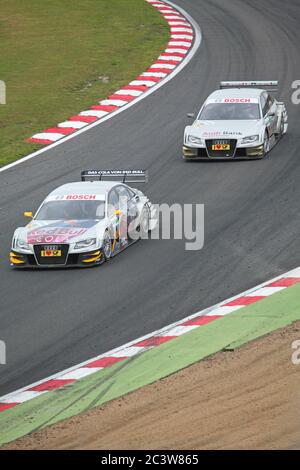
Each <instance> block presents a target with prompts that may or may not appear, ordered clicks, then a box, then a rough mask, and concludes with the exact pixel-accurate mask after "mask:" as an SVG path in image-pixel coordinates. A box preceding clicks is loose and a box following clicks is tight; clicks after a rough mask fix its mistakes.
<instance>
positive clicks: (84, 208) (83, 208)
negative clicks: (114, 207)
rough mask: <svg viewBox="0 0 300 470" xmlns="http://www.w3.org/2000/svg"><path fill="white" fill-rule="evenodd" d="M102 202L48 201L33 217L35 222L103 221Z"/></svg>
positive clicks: (103, 205)
mask: <svg viewBox="0 0 300 470" xmlns="http://www.w3.org/2000/svg"><path fill="white" fill-rule="evenodd" d="M104 216H105V202H104V201H97V200H96V201H48V202H45V203H44V204H43V205H42V207H41V208H40V210H39V211H38V213H37V214H36V216H35V220H84V219H103V218H104Z"/></svg>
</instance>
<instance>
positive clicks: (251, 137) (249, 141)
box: [242, 134, 259, 144]
mask: <svg viewBox="0 0 300 470" xmlns="http://www.w3.org/2000/svg"><path fill="white" fill-rule="evenodd" d="M258 140H259V135H257V134H256V135H249V136H248V137H244V138H243V139H242V144H252V143H253V142H257V141H258Z"/></svg>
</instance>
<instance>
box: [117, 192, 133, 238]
mask: <svg viewBox="0 0 300 470" xmlns="http://www.w3.org/2000/svg"><path fill="white" fill-rule="evenodd" d="M116 190H117V192H118V196H119V202H120V210H121V212H122V215H121V219H120V224H121V227H120V228H121V232H122V233H123V232H125V230H126V237H127V234H128V227H129V225H130V224H131V222H132V221H133V220H135V219H136V218H137V216H138V208H137V201H136V199H135V193H134V192H133V191H131V190H130V188H127V187H126V186H124V185H119V186H118V187H117V188H116ZM125 212H126V213H125ZM124 216H125V217H124ZM123 223H124V225H123Z"/></svg>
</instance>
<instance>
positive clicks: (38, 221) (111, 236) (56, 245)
mask: <svg viewBox="0 0 300 470" xmlns="http://www.w3.org/2000/svg"><path fill="white" fill-rule="evenodd" d="M81 176H82V181H81V182H76V183H69V184H64V185H63V186H60V187H59V188H57V189H55V190H54V191H52V192H51V193H50V194H49V195H48V196H47V197H46V199H45V200H44V201H43V203H42V204H41V206H40V207H39V209H38V210H37V212H36V214H35V215H34V216H33V214H32V212H25V213H24V215H25V216H27V217H30V218H31V219H32V220H31V221H30V223H29V224H28V225H26V227H19V228H17V229H16V231H15V233H14V236H13V240H12V247H11V252H10V263H11V265H12V266H13V267H17V268H34V267H46V268H49V267H68V266H92V265H96V264H101V263H103V262H104V261H108V260H109V259H110V258H111V257H112V256H115V255H116V254H117V253H119V252H120V251H122V250H124V249H125V248H126V247H127V246H129V245H130V244H132V243H134V242H135V241H137V240H138V239H139V238H141V236H142V234H145V236H147V233H148V231H150V230H153V229H154V228H155V226H156V223H157V220H156V210H155V208H154V206H153V205H152V204H151V202H150V201H149V199H148V198H147V197H146V196H145V195H144V194H143V193H142V191H140V190H138V189H133V188H131V187H129V186H128V185H127V184H125V182H126V181H127V182H136V183H137V182H146V180H147V172H145V171H144V170H86V171H83V172H82V174H81ZM95 180H96V181H95Z"/></svg>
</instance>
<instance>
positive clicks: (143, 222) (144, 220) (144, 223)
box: [140, 206, 150, 238]
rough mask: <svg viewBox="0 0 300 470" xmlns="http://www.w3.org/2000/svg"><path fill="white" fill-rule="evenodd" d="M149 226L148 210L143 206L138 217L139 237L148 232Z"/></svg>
mask: <svg viewBox="0 0 300 470" xmlns="http://www.w3.org/2000/svg"><path fill="white" fill-rule="evenodd" d="M149 228H150V227H149V210H148V208H147V207H146V206H144V207H143V210H142V213H141V218H140V238H143V237H144V236H146V235H147V234H148V232H149Z"/></svg>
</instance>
